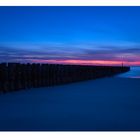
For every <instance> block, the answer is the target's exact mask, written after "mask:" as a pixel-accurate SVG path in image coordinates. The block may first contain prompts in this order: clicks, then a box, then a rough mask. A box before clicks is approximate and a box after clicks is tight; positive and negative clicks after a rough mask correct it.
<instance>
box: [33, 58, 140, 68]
mask: <svg viewBox="0 0 140 140" xmlns="http://www.w3.org/2000/svg"><path fill="white" fill-rule="evenodd" d="M30 61H31V62H33V63H52V64H74V65H76V64H77V65H111V66H112V65H114V66H115V65H118V66H120V65H122V61H120V60H118V61H117V60H39V59H30ZM123 64H124V65H128V66H140V61H138V62H129V61H123Z"/></svg>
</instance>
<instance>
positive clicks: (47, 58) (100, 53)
mask: <svg viewBox="0 0 140 140" xmlns="http://www.w3.org/2000/svg"><path fill="white" fill-rule="evenodd" d="M139 16H140V7H76V6H75V7H55V6H54V7H0V62H21V63H57V64H80V65H122V62H123V64H124V65H128V66H140V18H139Z"/></svg>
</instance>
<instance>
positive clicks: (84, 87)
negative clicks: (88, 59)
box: [0, 76, 140, 131]
mask: <svg viewBox="0 0 140 140" xmlns="http://www.w3.org/2000/svg"><path fill="white" fill-rule="evenodd" d="M139 85H140V79H137V78H122V77H117V76H116V77H110V78H101V79H96V80H89V81H83V82H77V83H71V84H67V85H60V86H54V87H46V88H35V89H31V90H27V91H26V90H23V91H17V92H13V93H12V94H11V93H7V94H3V95H0V130H16V131H18V130H26V131H28V130H42V131H43V130H44V131H75V130H77V131H95V130H97V131H121V130H122V131H129V130H131V131H136V130H140V94H139V93H140V88H139Z"/></svg>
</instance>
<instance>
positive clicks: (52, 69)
mask: <svg viewBox="0 0 140 140" xmlns="http://www.w3.org/2000/svg"><path fill="white" fill-rule="evenodd" d="M129 70H130V67H118V66H116V67H114V66H81V65H60V64H29V63H28V64H20V63H1V64H0V93H6V92H12V91H18V90H22V89H30V88H37V87H49V86H55V85H61V84H66V83H72V82H78V81H83V80H91V79H96V78H101V77H108V76H113V75H116V74H119V73H123V72H127V71H129Z"/></svg>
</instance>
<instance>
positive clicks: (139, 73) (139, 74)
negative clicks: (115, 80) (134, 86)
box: [117, 67, 140, 78]
mask: <svg viewBox="0 0 140 140" xmlns="http://www.w3.org/2000/svg"><path fill="white" fill-rule="evenodd" d="M117 77H122V78H140V67H130V71H129V72H126V73H123V74H119V75H118V76H117Z"/></svg>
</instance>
